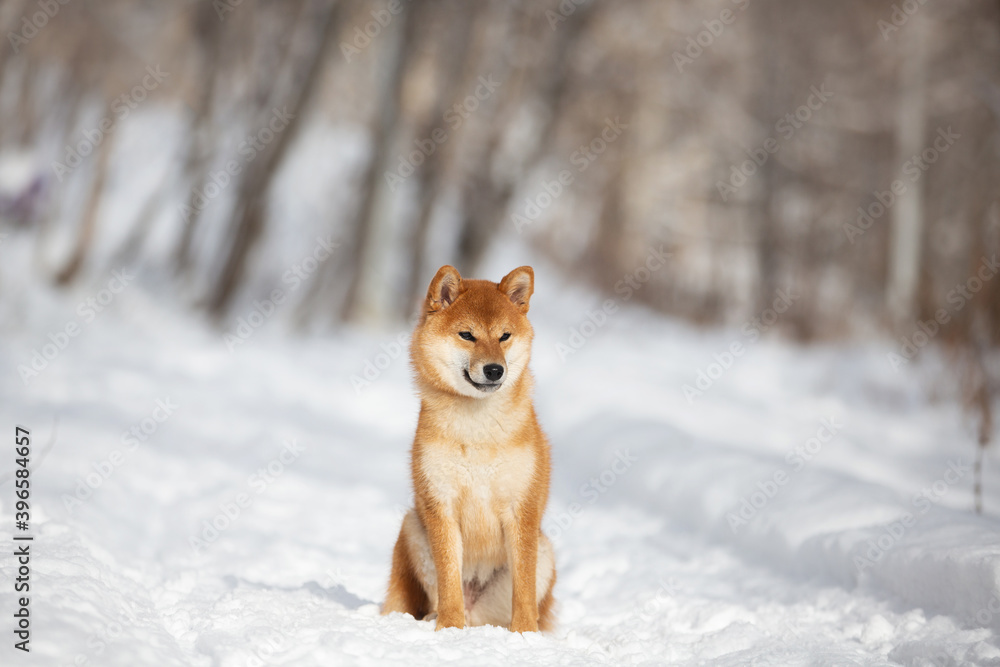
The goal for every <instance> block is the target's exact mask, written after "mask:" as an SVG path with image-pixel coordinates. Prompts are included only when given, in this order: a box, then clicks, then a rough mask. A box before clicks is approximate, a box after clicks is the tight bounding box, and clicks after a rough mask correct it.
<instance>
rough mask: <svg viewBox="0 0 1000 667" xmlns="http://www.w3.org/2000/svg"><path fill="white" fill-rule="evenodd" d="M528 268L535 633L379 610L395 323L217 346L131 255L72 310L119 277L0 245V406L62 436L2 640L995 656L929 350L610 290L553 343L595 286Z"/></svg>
mask: <svg viewBox="0 0 1000 667" xmlns="http://www.w3.org/2000/svg"><path fill="white" fill-rule="evenodd" d="M309 242H310V243H311V242H312V239H311V238H310V239H309ZM6 243H11V245H10V246H7V247H6V248H5V251H6V252H8V253H10V256H17V255H19V254H21V250H20V248H19V246H18V243H19V240H18V239H17V238H13V237H12V239H8V240H7V241H6ZM501 260H502V261H503V262H504V264H503V265H502V266H501V265H500V262H501ZM523 260H524V258H523V257H511V255H510V253H507V254H504V255H503V256H502V257H501V258H498V259H497V260H496V262H497V267H496V268H495V270H493V269H491V271H492V272H491V273H490V274H489V275H493V277H495V278H498V277H499V276H500V275H502V272H503V271H505V270H507V269H509V268H511V267H513V266H516V265H517V264H519V263H523ZM507 264H510V266H507ZM536 270H537V271H538V279H537V280H538V283H537V291H536V295H535V297H534V299H533V301H532V311H531V316H532V319H533V322H534V323H535V328H536V342H535V352H534V359H533V367H534V371H535V375H536V379H537V392H536V403H537V408H538V412H539V415H540V419H541V420H542V423H543V425H544V427H545V428H546V431H547V433H548V435H549V437H550V440H551V443H552V447H553V463H554V472H553V482H552V493H551V498H550V504H549V510H548V514H547V517H546V521H545V528H546V530H547V532H548V533H549V534H550V536H552V538H553V541H554V543H555V545H556V550H557V558H558V571H559V580H558V583H557V585H556V595H557V599H558V601H559V605H560V606H559V620H560V625H559V628H558V630H557V631H556V632H555V633H553V634H551V635H525V636H521V635H515V634H511V633H509V632H507V631H505V630H501V629H498V628H491V627H480V628H469V629H464V630H453V629H451V630H446V631H443V632H439V633H435V632H434V631H433V624H432V623H428V622H417V621H414V620H413V619H412V618H410V617H406V616H403V615H393V616H390V617H381V616H380V615H379V614H378V606H379V604H380V602H381V601H382V599H383V597H384V588H385V585H386V582H387V578H388V569H389V558H390V553H391V549H392V546H393V542H394V540H395V537H396V534H397V531H398V529H399V522H400V520H401V518H402V514H403V512H404V511H405V508H406V507H407V505H408V503H409V494H410V490H409V478H408V450H409V445H410V439H411V438H412V433H413V429H414V427H415V423H416V415H417V409H418V403H417V399H416V397H415V396H414V394H413V391H412V387H411V384H410V378H409V368H408V364H407V362H406V355H405V353H402V350H400V349H399V348H398V347H397V345H398V338H399V336H400V334H402V333H405V332H404V331H403V330H387V331H374V332H373V331H353V330H345V331H340V332H337V333H334V334H325V335H318V334H317V335H310V336H307V337H290V336H289V335H287V332H286V326H285V319H286V316H287V317H288V318H290V313H286V312H278V313H276V314H275V316H274V317H273V319H272V320H269V321H267V322H265V324H264V325H263V326H261V327H260V328H259V329H257V330H255V331H254V332H253V334H252V335H251V336H250V337H249V338H248V339H247V340H246V341H245V342H244V343H242V344H240V345H238V346H236V348H235V350H234V351H233V352H230V351H229V349H228V348H227V346H226V344H225V342H224V340H223V337H222V332H221V331H218V330H215V329H211V328H209V327H208V326H206V325H205V324H203V323H202V322H201V321H200V320H199V319H198V318H197V317H196V316H194V315H188V314H181V313H178V312H176V311H174V310H171V309H170V307H169V306H168V305H165V303H164V299H163V298H162V297H160V296H156V292H157V290H156V289H148V287H149V286H148V285H144V284H143V282H142V279H136V280H135V282H133V283H132V284H130V285H129V286H128V287H127V288H126V289H124V290H123V291H121V293H120V294H116V295H115V296H114V299H113V301H112V302H111V303H110V304H109V305H108V306H107V307H106V308H105V309H104V311H102V312H101V313H99V314H98V315H97V316H96V317H95V318H94V319H93V321H86V320H85V318H84V317H83V316H82V315H81V314H80V312H79V311H78V310H77V308H78V304H80V303H85V300H86V299H87V298H88V297H90V296H94V295H96V294H97V293H98V292H99V291H100V290H101V289H103V288H104V287H105V286H106V284H107V282H108V280H109V278H110V276H103V277H97V278H95V279H94V280H93V281H91V282H90V283H89V284H87V285H80V286H77V287H75V288H74V289H73V291H71V292H68V293H62V294H56V293H52V292H50V291H48V290H44V289H38V288H33V289H29V286H27V284H26V283H24V282H22V283H18V282H17V281H18V280H21V281H24V280H26V279H24V278H20V279H19V278H18V276H19V275H25V274H24V273H23V272H20V273H19V270H18V269H17V267H16V266H14V265H11V264H8V265H7V267H5V268H4V270H3V271H2V272H0V282H3V284H4V287H5V293H9V294H11V295H12V296H11V298H10V299H6V300H5V302H4V303H3V304H0V322H2V323H3V324H2V327H3V329H4V330H3V335H2V336H0V369H3V376H2V377H3V379H2V380H0V405H2V406H3V415H4V419H5V423H6V425H7V426H6V427H5V428H6V429H7V432H8V433H9V434H11V436H10V437H12V432H13V425H14V424H21V425H26V426H28V427H30V428H31V429H32V433H33V438H34V439H33V442H34V444H33V447H34V451H35V456H36V457H40V456H41V453H42V451H43V450H44V449H45V447H46V446H47V443H49V442H50V439H51V441H52V443H53V444H52V449H51V451H50V452H49V453H48V455H47V456H45V458H44V460H43V461H42V462H41V463H40V464H39V465H38V466H37V467H36V469H35V471H34V472H33V476H32V483H33V496H32V498H33V505H32V512H33V517H32V519H33V524H34V532H35V535H36V541H35V542H34V544H33V547H32V548H33V549H34V557H33V560H32V568H33V570H32V598H31V610H32V630H33V635H32V642H31V646H32V654H31V655H30V656H25V655H22V654H20V652H18V651H14V650H13V649H12V648H11V647H10V646H5V647H3V649H0V650H2V651H3V658H2V662H3V664H5V665H7V664H10V665H20V664H24V665H28V664H31V665H59V666H62V665H84V664H86V665H102V666H104V665H108V666H113V665H128V666H134V665H158V666H170V665H196V666H200V665H205V666H208V665H219V666H224V667H228V666H230V665H232V666H236V665H283V664H287V665H291V664H294V665H331V664H336V665H339V664H349V665H393V664H399V665H404V664H405V665H420V664H469V665H508V664H529V665H586V664H608V665H621V664H635V665H644V664H657V665H658V664H684V665H687V664H690V665H696V664H711V665H896V664H902V665H967V664H983V665H1000V648H998V647H1000V642H998V636H997V635H998V632H1000V524H998V522H997V521H996V519H995V518H994V517H995V514H996V512H997V511H998V510H1000V491H998V490H1000V475H998V474H997V469H998V466H997V461H996V455H995V454H992V453H990V454H988V456H987V461H986V484H985V487H986V493H987V496H986V510H987V512H986V516H985V517H977V516H975V515H974V514H972V513H971V512H970V511H969V509H970V507H971V473H970V472H969V470H968V469H967V468H968V466H969V465H970V464H971V462H972V457H973V455H974V449H973V439H972V437H971V435H970V425H969V422H968V421H967V417H966V416H964V415H963V413H962V411H961V409H960V407H959V404H958V402H957V400H956V398H955V395H954V394H955V392H954V391H952V390H950V389H949V388H948V387H947V386H942V384H943V383H944V381H943V380H941V379H940V377H941V376H940V371H941V366H942V365H943V364H944V363H945V362H944V361H942V360H941V359H939V358H937V357H935V356H933V355H932V354H927V355H925V359H924V360H923V361H921V362H920V363H916V364H913V365H911V366H909V367H905V368H903V369H901V370H900V372H898V373H897V372H895V371H893V370H892V369H891V368H890V367H889V365H888V363H887V361H886V356H885V355H886V352H888V351H889V350H890V346H889V343H885V342H883V343H871V344H865V345H859V344H850V345H848V344H844V345H840V346H818V347H811V348H801V347H798V346H795V345H792V344H790V343H787V342H783V341H781V340H780V338H778V337H775V336H765V337H764V338H762V339H761V340H759V341H751V340H748V339H747V337H746V335H745V334H744V333H743V332H742V330H741V329H739V328H735V329H720V330H702V329H697V328H694V327H692V326H689V325H686V324H681V323H678V322H676V321H672V320H669V319H663V318H661V317H659V316H656V315H654V314H652V313H650V312H648V311H646V310H644V309H642V308H640V307H637V306H635V305H633V304H627V303H623V302H619V303H618V305H619V308H618V309H617V310H616V311H615V312H614V313H612V314H609V315H608V316H607V318H606V321H604V322H602V324H601V326H599V327H594V328H593V331H592V335H590V336H589V337H586V338H584V339H583V341H584V344H583V345H582V347H580V349H579V350H577V351H575V352H574V353H572V354H569V355H568V356H566V357H565V359H563V358H561V356H564V355H561V354H560V352H559V348H557V343H561V344H564V345H566V344H568V341H570V340H571V331H570V329H571V328H574V329H576V330H577V331H580V330H581V329H582V327H581V324H582V323H584V322H586V321H587V320H588V311H589V312H596V311H595V308H599V307H600V304H601V301H602V297H598V296H596V295H594V294H591V293H589V292H587V291H585V290H582V289H576V288H573V286H571V285H568V284H566V283H565V282H564V280H563V279H562V278H560V277H558V276H556V275H555V274H554V273H553V272H551V271H548V270H546V269H545V267H544V266H538V265H536ZM494 274H495V275H494ZM19 287H20V288H23V289H19ZM286 310H288V311H290V310H291V307H286ZM234 319H235V318H234ZM69 321H76V322H78V323H79V324H80V325H81V332H80V334H79V335H78V336H75V337H73V338H71V339H70V340H69V342H68V343H67V345H66V347H65V349H64V350H62V351H60V352H59V353H58V355H57V356H56V357H55V358H54V359H52V360H51V361H49V362H48V365H47V367H46V368H45V369H44V370H43V371H42V372H41V373H40V374H39V375H38V377H35V378H32V379H31V380H30V381H29V382H27V384H25V383H24V382H23V381H22V380H21V379H20V377H19V376H18V372H17V366H18V365H19V364H24V363H30V359H31V356H32V354H33V350H41V349H42V347H43V346H44V345H45V344H46V343H48V342H49V338H48V334H49V333H50V332H57V331H61V330H64V328H65V325H66V323H67V322H69ZM233 324H234V323H233V322H227V323H224V328H225V329H226V330H232V328H233ZM586 329H587V331H591V328H590V327H586ZM577 342H579V341H577ZM733 342H742V343H743V344H744V345H745V348H746V349H745V353H744V354H742V355H741V356H739V357H735V358H734V359H733V360H732V363H731V364H730V367H729V368H728V369H725V370H724V371H723V372H722V373H721V375H720V376H719V377H718V378H717V379H715V380H714V381H713V383H712V384H711V386H710V387H709V388H708V389H706V390H705V391H704V393H703V395H701V396H696V397H694V398H693V400H691V401H689V400H688V399H687V398H686V397H685V394H684V390H683V387H684V385H694V383H695V381H696V380H697V376H698V373H699V371H700V370H706V369H710V366H711V364H713V363H719V362H718V361H717V357H716V355H720V354H723V353H724V351H725V350H727V349H729V348H730V346H731V344H732V343H733ZM380 355H384V356H380ZM366 368H369V369H370V370H369V373H370V375H369V377H370V378H371V381H370V384H368V385H365V386H362V387H361V388H360V389H358V388H356V386H355V383H354V382H352V376H353V377H355V378H357V377H362V376H363V374H364V372H365V370H366ZM706 372H708V371H707V370H706ZM932 384H935V385H936V386H937V389H936V392H935V395H933V396H932V395H931V394H930V393H929V392H928V390H927V387H929V386H931V385H932ZM158 401H159V404H158ZM158 405H159V409H158ZM164 406H166V407H164ZM174 406H175V407H174ZM167 412H169V414H166V413H167ZM157 417H163V419H162V420H158V419H157ZM133 426H135V427H136V428H137V429H138V433H141V434H142V437H143V438H144V439H143V440H141V441H137V442H138V444H137V445H136V446H135V447H134V448H132V449H129V448H128V446H127V443H128V442H130V440H129V437H128V436H126V435H124V434H126V433H127V432H128V431H129V429H131V428H133ZM143 428H145V429H146V430H145V432H143ZM123 436H124V437H123ZM4 451H7V452H11V451H12V450H11V448H5V449H4ZM116 451H117V452H118V454H117V455H116V454H115V452H116ZM12 469H13V454H10V455H9V456H6V457H3V458H2V459H0V476H2V477H3V478H4V479H6V480H7V481H5V483H4V484H3V485H2V487H0V489H2V490H0V541H3V542H5V543H6V544H11V542H10V538H11V536H12V535H11V533H12V527H13V515H12V499H13V489H12V485H11V483H10V481H9V479H8V477H9V475H10V472H11V471H12ZM102 471H103V473H102ZM88 479H89V480H90V481H91V482H93V486H95V487H96V488H91V487H90V486H88ZM780 480H783V481H780ZM67 498H76V499H77V500H78V501H79V502H70V503H69V506H67V502H66V500H67ZM744 499H746V500H747V502H748V503H749V504H748V505H747V507H749V508H750V509H747V510H746V513H747V516H748V517H749V518H747V519H746V523H745V524H736V525H734V524H733V516H738V513H739V512H740V510H741V506H742V505H743V501H744ZM755 502H756V504H757V505H759V507H758V506H755V505H754V503H755ZM751 510H752V511H751ZM227 514H228V516H227ZM907 517H909V518H907ZM213 520H214V521H216V522H217V523H218V525H220V526H223V527H224V528H223V529H221V530H216V531H215V532H214V533H213V532H212V531H211V530H209V531H208V532H206V528H205V526H206V522H212V521H213ZM904 520H905V521H904ZM227 524H228V525H227ZM192 538H199V539H201V540H204V544H203V545H201V546H202V547H203V548H199V549H197V550H196V549H194V548H193V547H192ZM880 540H881V544H880ZM4 552H5V553H4V555H3V557H2V558H0V571H2V574H3V580H4V582H7V583H5V584H4V585H3V588H2V590H0V598H2V602H0V606H2V609H3V610H4V613H3V616H4V618H6V619H7V620H6V621H3V624H4V625H3V626H2V627H0V629H2V630H3V633H4V636H6V637H7V639H6V640H5V641H7V642H10V641H11V640H10V636H11V635H10V634H9V633H10V629H11V628H10V627H9V626H11V625H12V622H11V616H10V614H11V611H10V610H11V609H12V608H13V607H14V595H13V592H12V591H11V586H10V581H11V577H12V574H13V573H14V560H13V558H12V557H11V555H10V553H9V550H8V549H5V550H4ZM861 559H866V561H870V562H868V563H867V564H865V562H866V561H865V560H861ZM859 563H861V564H862V565H863V566H862V565H859Z"/></svg>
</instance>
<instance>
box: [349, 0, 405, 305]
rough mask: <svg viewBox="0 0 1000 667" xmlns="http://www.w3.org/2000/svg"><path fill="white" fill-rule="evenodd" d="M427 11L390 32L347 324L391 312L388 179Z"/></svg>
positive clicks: (400, 18) (357, 226) (400, 20)
mask: <svg viewBox="0 0 1000 667" xmlns="http://www.w3.org/2000/svg"><path fill="white" fill-rule="evenodd" d="M422 7H423V2H422V1H421V0H413V2H412V3H409V6H407V4H405V3H404V4H403V10H402V12H401V13H400V14H398V15H397V16H396V18H395V19H394V20H393V22H392V24H390V26H389V28H387V30H388V31H389V32H390V34H389V35H387V37H389V38H390V39H389V46H388V47H387V51H388V53H387V54H386V60H387V61H388V67H387V68H386V70H385V73H384V75H383V77H382V79H381V81H380V82H379V84H378V88H377V90H378V91H379V92H378V97H377V99H378V104H377V108H378V110H379V113H378V117H377V118H376V119H375V122H374V124H373V127H372V137H373V141H372V144H373V149H372V157H371V161H370V162H369V163H368V169H367V171H366V172H365V177H364V181H363V185H362V195H361V197H362V198H361V204H360V206H359V207H358V211H357V214H356V215H355V218H354V222H353V225H352V227H353V228H354V234H355V237H354V244H353V247H354V257H355V260H354V261H355V264H354V267H353V269H354V270H353V271H352V273H351V279H350V284H349V286H348V289H347V295H346V299H345V301H344V306H343V311H342V316H343V318H344V319H345V320H347V321H349V322H362V321H366V322H380V321H384V320H386V319H387V318H388V317H389V316H390V312H391V307H390V305H389V294H388V293H389V289H388V287H387V283H386V272H387V271H388V270H389V253H390V252H391V249H392V247H393V244H392V239H391V238H390V236H391V229H390V225H391V220H390V219H389V201H390V199H391V196H392V193H391V192H390V189H389V185H388V183H386V180H385V178H384V177H383V174H384V173H385V172H386V171H388V170H389V169H390V161H391V159H390V157H389V151H390V150H391V148H392V146H393V144H394V141H395V138H396V129H397V128H396V125H397V119H398V113H399V102H400V97H401V96H402V88H403V82H404V74H405V72H406V63H407V60H408V59H409V57H410V56H411V55H412V54H411V52H410V50H411V47H412V45H413V43H414V41H415V38H416V35H415V34H414V33H415V32H416V30H415V26H416V23H417V22H416V21H415V20H414V14H416V13H417V12H419V11H421V9H422Z"/></svg>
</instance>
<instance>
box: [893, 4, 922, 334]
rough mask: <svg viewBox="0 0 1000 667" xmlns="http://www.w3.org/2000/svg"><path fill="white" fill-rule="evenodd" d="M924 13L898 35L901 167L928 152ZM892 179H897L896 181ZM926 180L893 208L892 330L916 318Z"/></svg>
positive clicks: (917, 183)
mask: <svg viewBox="0 0 1000 667" xmlns="http://www.w3.org/2000/svg"><path fill="white" fill-rule="evenodd" d="M926 20H927V19H926V17H925V16H924V12H918V13H917V14H915V15H914V16H913V17H912V20H911V23H912V24H913V25H908V26H906V28H907V29H906V30H900V31H899V39H900V62H899V88H900V94H899V109H898V114H897V121H896V145H897V148H898V150H899V153H898V160H897V163H898V164H903V163H904V162H905V161H907V160H909V159H910V158H911V157H913V156H914V155H917V154H919V153H920V151H921V150H923V147H924V146H923V143H924V129H925V125H926V110H925V109H926V99H927V37H926V35H927V25H926ZM892 176H893V178H895V177H896V174H893V175H892ZM923 182H924V179H922V178H921V179H917V180H916V181H913V182H910V183H907V184H906V190H905V192H903V194H899V195H896V196H897V201H896V202H895V205H894V206H893V207H892V217H891V221H892V227H891V233H890V241H889V277H888V279H889V284H888V286H887V290H886V306H887V307H888V311H889V316H890V318H891V320H892V325H893V326H894V327H895V328H896V329H902V328H905V327H907V326H909V325H912V324H913V321H914V320H915V319H916V317H917V312H916V309H917V288H918V283H919V280H920V260H921V245H922V240H923V235H924V210H923V199H924V185H923Z"/></svg>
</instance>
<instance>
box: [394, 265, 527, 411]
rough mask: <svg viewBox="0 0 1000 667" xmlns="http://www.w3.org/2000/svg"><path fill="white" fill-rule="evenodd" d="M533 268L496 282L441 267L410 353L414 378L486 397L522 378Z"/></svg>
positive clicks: (464, 393) (525, 360)
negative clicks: (466, 277)
mask: <svg viewBox="0 0 1000 667" xmlns="http://www.w3.org/2000/svg"><path fill="white" fill-rule="evenodd" d="M534 290H535V272H534V271H532V269H531V267H530V266H522V267H519V268H516V269H514V270H513V271H511V272H510V273H508V274H507V275H506V276H505V277H504V279H503V280H501V281H500V282H499V284H498V283H494V282H490V281H488V280H463V279H462V276H461V275H459V273H458V271H457V270H456V269H455V268H454V267H452V266H442V267H441V268H440V269H438V272H437V274H436V275H435V276H434V279H433V280H431V284H430V287H429V288H428V290H427V298H426V299H425V301H424V310H423V316H422V317H421V319H420V323H419V324H418V325H417V328H416V330H415V331H414V333H413V345H412V347H411V351H410V354H411V357H412V359H413V366H414V368H415V370H416V372H417V375H418V381H420V382H426V383H429V384H430V385H431V386H434V387H436V388H438V389H441V390H443V391H446V392H449V393H453V394H461V395H463V396H469V397H472V398H486V397H488V396H491V395H493V394H494V393H496V392H499V391H502V390H503V388H504V387H511V386H513V385H514V384H515V383H517V381H518V380H519V379H520V378H521V375H522V373H523V372H524V370H525V368H527V366H528V359H529V358H530V356H531V339H532V336H533V335H534V331H533V330H532V328H531V323H530V322H528V318H527V317H526V314H527V312H528V301H529V300H530V299H531V295H532V293H533V292H534Z"/></svg>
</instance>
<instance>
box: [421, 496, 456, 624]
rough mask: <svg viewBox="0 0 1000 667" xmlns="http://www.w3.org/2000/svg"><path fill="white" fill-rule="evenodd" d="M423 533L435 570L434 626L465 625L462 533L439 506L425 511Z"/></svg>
mask: <svg viewBox="0 0 1000 667" xmlns="http://www.w3.org/2000/svg"><path fill="white" fill-rule="evenodd" d="M426 527H427V535H428V538H429V540H430V543H431V556H432V557H433V558H434V569H435V571H436V573H437V587H438V609H437V614H438V616H437V626H436V627H435V628H434V629H435V630H440V629H441V628H464V627H465V597H464V596H463V595H462V534H461V532H460V531H459V529H458V522H457V521H455V519H454V517H452V516H451V515H450V513H448V512H446V511H444V510H443V508H440V507H439V508H435V509H431V510H429V511H428V512H427V520H426Z"/></svg>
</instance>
